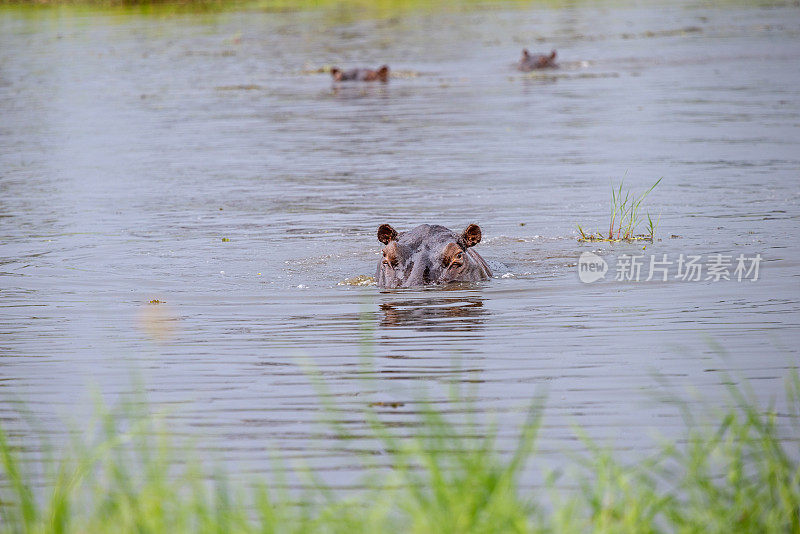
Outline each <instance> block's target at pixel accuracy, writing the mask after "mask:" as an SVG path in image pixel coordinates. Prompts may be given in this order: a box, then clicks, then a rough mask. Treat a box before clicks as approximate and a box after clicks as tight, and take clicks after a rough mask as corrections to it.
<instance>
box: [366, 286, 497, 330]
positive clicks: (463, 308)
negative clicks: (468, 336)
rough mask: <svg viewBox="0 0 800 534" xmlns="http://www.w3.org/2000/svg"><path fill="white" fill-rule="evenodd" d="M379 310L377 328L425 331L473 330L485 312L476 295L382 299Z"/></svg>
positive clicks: (481, 323) (478, 326)
mask: <svg viewBox="0 0 800 534" xmlns="http://www.w3.org/2000/svg"><path fill="white" fill-rule="evenodd" d="M380 310H381V321H380V323H379V325H380V327H381V328H394V327H414V328H417V329H420V330H426V331H448V332H453V331H455V332H472V331H476V330H478V329H480V328H481V327H483V325H484V323H485V321H486V319H487V317H488V315H489V312H488V310H487V309H486V308H484V306H483V297H481V296H479V295H469V296H463V295H462V296H453V297H451V296H447V297H442V296H435V297H421V298H412V299H402V300H390V301H385V302H382V303H381V304H380Z"/></svg>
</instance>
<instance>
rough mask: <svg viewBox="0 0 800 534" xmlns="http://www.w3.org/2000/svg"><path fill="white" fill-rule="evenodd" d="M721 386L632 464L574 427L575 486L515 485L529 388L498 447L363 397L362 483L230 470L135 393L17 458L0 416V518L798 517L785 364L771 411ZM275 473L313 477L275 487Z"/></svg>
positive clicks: (796, 434)
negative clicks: (706, 404)
mask: <svg viewBox="0 0 800 534" xmlns="http://www.w3.org/2000/svg"><path fill="white" fill-rule="evenodd" d="M729 391H730V396H729V404H728V407H727V408H726V409H724V410H723V411H721V412H720V413H719V414H718V417H717V419H716V422H715V424H714V425H713V426H708V425H705V424H700V423H699V422H697V421H696V420H695V419H694V416H693V410H691V409H689V407H688V405H687V407H686V408H685V409H684V414H685V422H686V429H685V433H684V434H683V436H682V438H681V439H679V440H678V441H677V442H670V443H666V444H664V445H663V446H662V448H661V450H660V452H659V453H658V454H655V455H653V456H649V457H647V458H645V459H641V460H639V461H638V462H636V463H633V464H632V463H631V459H630V458H627V459H626V458H621V457H619V456H618V455H615V453H613V452H611V451H609V450H606V449H604V448H602V447H600V446H598V445H596V444H595V443H593V442H592V441H591V440H589V439H588V438H586V437H582V439H583V441H584V443H585V445H586V448H585V453H584V454H583V455H582V456H581V458H580V459H579V460H576V462H575V465H574V468H575V470H576V471H577V472H578V473H579V474H578V475H577V480H576V481H573V482H577V487H578V488H579V489H578V490H575V489H574V487H575V484H572V486H573V489H570V490H565V489H561V488H562V487H563V486H562V485H560V484H558V483H557V477H555V476H554V477H551V478H550V479H548V480H549V483H548V486H549V489H545V490H542V491H541V492H532V491H530V490H529V491H524V490H521V489H520V486H519V477H520V474H521V473H522V472H523V469H524V467H525V465H526V464H531V463H532V462H537V460H538V459H539V458H538V457H537V454H536V452H535V443H536V436H537V434H538V433H539V432H540V425H539V423H540V420H541V417H542V414H543V407H542V405H541V403H540V402H537V403H535V404H534V405H533V406H532V407H531V409H530V411H529V413H528V417H527V419H526V421H525V423H524V425H523V426H522V429H521V432H520V434H519V437H518V440H517V446H516V450H515V451H514V452H513V453H512V454H508V453H506V454H502V453H500V452H498V447H497V442H496V439H495V438H496V433H495V432H493V431H486V430H485V429H484V428H483V427H481V426H480V425H478V426H476V424H475V423H474V422H472V423H468V424H466V425H465V424H463V421H462V424H455V423H454V422H453V421H452V420H451V419H449V418H447V417H445V416H444V415H443V414H441V413H439V412H438V411H437V410H435V409H434V408H433V407H432V406H430V405H426V404H424V403H423V404H422V406H423V407H422V409H421V410H420V411H419V413H420V415H419V416H418V424H419V426H418V428H416V429H415V433H414V434H415V437H408V436H403V435H402V434H401V433H400V432H399V431H397V430H395V429H394V428H393V427H391V426H389V425H388V424H384V423H383V422H381V417H380V415H379V414H378V413H376V412H375V411H371V410H368V411H366V412H365V418H366V420H367V421H369V423H370V428H371V429H372V430H371V433H372V437H374V438H376V439H377V440H378V441H379V442H380V443H381V444H382V446H381V449H382V452H383V453H384V454H385V455H386V457H388V459H389V460H390V462H389V464H390V465H391V468H387V467H373V468H372V469H370V470H369V471H368V472H367V473H366V475H365V485H366V486H367V487H370V488H372V489H365V490H360V491H358V492H349V493H345V494H340V493H337V492H335V491H333V490H332V489H330V488H329V487H327V486H326V485H325V484H324V483H323V482H321V481H320V480H319V479H318V478H317V477H316V476H315V474H314V473H313V471H311V470H308V469H290V468H286V467H285V465H284V467H281V468H280V469H278V473H279V474H278V475H277V476H275V477H274V479H273V480H262V481H254V483H253V484H252V485H244V484H235V483H233V482H231V481H230V479H229V478H228V477H226V476H225V475H224V473H222V472H219V471H217V472H209V471H208V468H207V467H205V466H204V465H203V463H202V462H201V461H200V460H199V459H198V458H197V457H196V456H195V457H194V459H191V458H192V455H191V454H188V453H187V451H186V450H184V448H183V447H180V446H175V445H173V444H171V442H170V440H169V439H168V435H167V433H166V432H165V431H164V430H163V428H161V427H160V425H159V423H158V421H159V420H158V418H156V417H153V416H152V415H149V414H147V413H146V412H145V411H144V410H143V409H142V408H141V406H142V405H138V406H139V407H138V408H137V407H136V405H131V406H133V407H131V406H128V407H126V408H123V409H117V410H106V409H104V408H99V409H98V417H97V421H98V422H99V424H97V425H96V426H95V427H94V431H91V432H84V433H81V434H79V435H77V436H76V438H75V441H74V443H73V445H72V446H71V447H70V448H69V450H68V451H66V450H65V451H61V452H59V453H58V455H57V458H56V457H55V455H53V453H52V451H51V449H50V448H49V447H47V446H43V447H42V448H41V450H42V451H44V452H43V453H42V454H41V456H39V457H37V458H36V459H35V460H34V461H30V460H31V459H30V457H28V459H27V461H24V460H23V455H22V454H21V453H20V451H19V450H18V449H17V447H16V446H14V445H13V444H12V441H14V440H13V439H12V437H11V436H9V435H8V434H7V433H5V432H3V431H0V456H1V457H2V462H1V465H2V467H1V468H0V475H1V476H0V481H1V482H2V493H1V494H0V499H1V500H0V513H1V514H2V515H0V531H2V532H64V533H68V532H80V533H85V532H169V533H174V532H346V533H347V534H353V533H356V532H369V533H376V532H418V533H427V532H430V533H441V532H454V533H456V532H457V533H465V532H498V533H499V532H503V533H507V532H558V533H563V532H588V531H592V532H720V533H722V532H725V533H728V532H753V533H756V532H757V533H765V532H781V533H797V532H800V515H799V513H800V463H799V462H798V458H800V454H798V452H800V451H799V450H798V447H799V446H800V445H798V444H800V379H798V374H797V372H796V371H794V372H792V373H791V374H790V376H789V378H788V380H787V386H786V397H785V403H784V404H785V406H787V407H788V408H787V411H786V413H780V414H779V413H776V412H775V411H774V410H772V409H767V410H764V409H762V407H760V406H759V405H758V403H757V402H756V400H755V398H754V397H753V395H752V394H748V392H747V391H748V390H747V387H746V385H745V386H738V387H737V386H730V388H729ZM779 421H780V422H781V424H780V425H779V424H778V422H779ZM334 430H336V431H337V432H341V431H342V430H341V429H338V428H337V429H334ZM579 433H580V431H579ZM345 437H346V436H345ZM187 458H188V459H187ZM365 461H366V462H368V461H369V460H365ZM278 463H279V464H280V461H279V462H278ZM287 476H288V477H300V478H302V477H305V479H307V480H310V481H311V486H312V489H311V490H303V491H294V492H292V491H287V490H285V489H282V488H285V487H286V477H287ZM387 476H388V477H389V478H388V479H387V478H386V477H387ZM42 480H43V481H44V484H43V486H42V485H39V486H37V483H38V482H41V481H42ZM377 480H381V481H382V482H381V483H380V484H378V483H376V482H375V481H377Z"/></svg>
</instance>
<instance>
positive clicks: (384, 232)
mask: <svg viewBox="0 0 800 534" xmlns="http://www.w3.org/2000/svg"><path fill="white" fill-rule="evenodd" d="M378 241H380V242H381V243H383V244H384V245H386V246H385V247H383V251H382V257H381V259H380V261H378V271H377V273H376V274H375V280H377V283H378V286H379V287H386V288H398V287H420V286H425V285H430V284H446V283H448V282H475V281H478V280H486V279H488V278H490V277H491V276H492V271H491V269H489V266H488V265H487V264H486V261H484V259H483V258H481V256H480V254H478V253H477V252H475V251H474V250H473V249H472V247H474V246H475V245H477V244H478V243H480V241H481V229H480V227H479V226H478V225H477V224H470V225H469V226H467V228H466V229H465V230H464V231H463V232H462V233H461V234H460V235H459V234H456V233H455V232H453V231H451V230H449V229H447V228H445V227H444V226H439V225H435V224H434V225H430V224H423V225H421V226H417V227H416V228H414V229H413V230H409V231H408V232H400V233H398V232H397V230H395V229H394V228H392V227H391V226H389V225H388V224H382V225H380V227H379V228H378Z"/></svg>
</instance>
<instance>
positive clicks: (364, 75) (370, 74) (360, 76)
mask: <svg viewBox="0 0 800 534" xmlns="http://www.w3.org/2000/svg"><path fill="white" fill-rule="evenodd" d="M331 77H332V78H333V81H335V82H351V81H355V82H378V81H380V82H383V83H386V82H388V81H389V65H381V66H380V67H378V68H377V69H376V70H372V69H350V70H342V69H340V68H339V67H332V68H331Z"/></svg>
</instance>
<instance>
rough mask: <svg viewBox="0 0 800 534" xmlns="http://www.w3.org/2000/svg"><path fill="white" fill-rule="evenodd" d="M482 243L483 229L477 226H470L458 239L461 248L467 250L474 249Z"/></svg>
mask: <svg viewBox="0 0 800 534" xmlns="http://www.w3.org/2000/svg"><path fill="white" fill-rule="evenodd" d="M480 242H481V227H480V226H478V225H477V224H470V225H469V226H467V229H466V230H464V232H463V233H462V234H461V237H459V238H458V244H459V245H460V246H461V248H464V249H467V248H469V247H474V246H475V245H477V244H478V243H480Z"/></svg>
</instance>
